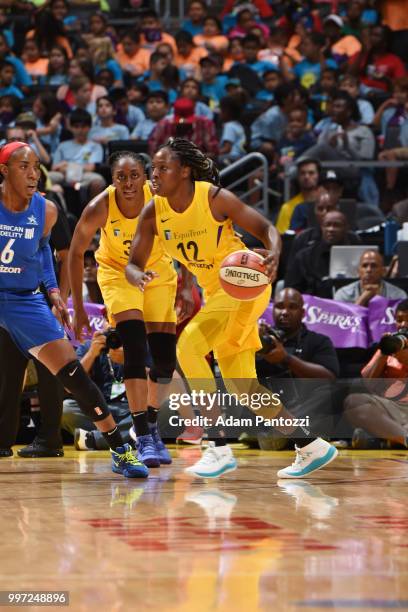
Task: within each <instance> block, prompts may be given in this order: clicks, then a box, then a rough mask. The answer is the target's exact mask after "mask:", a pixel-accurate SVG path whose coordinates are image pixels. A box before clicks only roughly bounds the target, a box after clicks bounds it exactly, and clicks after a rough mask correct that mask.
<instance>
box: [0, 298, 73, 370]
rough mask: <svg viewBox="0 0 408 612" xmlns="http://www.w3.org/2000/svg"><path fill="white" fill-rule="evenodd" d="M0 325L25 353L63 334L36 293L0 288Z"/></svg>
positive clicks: (47, 307) (42, 299) (62, 329)
mask: <svg viewBox="0 0 408 612" xmlns="http://www.w3.org/2000/svg"><path fill="white" fill-rule="evenodd" d="M0 326H1V327H4V329H6V331H8V333H9V334H10V336H11V338H12V339H13V341H14V343H15V344H16V345H17V346H18V348H19V349H20V350H21V351H22V352H23V353H25V354H26V355H28V353H29V351H30V349H32V348H34V347H36V346H41V345H43V344H48V342H53V341H54V340H61V339H63V338H65V337H66V335H65V330H64V328H63V326H62V325H61V323H60V322H59V321H58V320H57V319H56V318H55V317H54V315H53V314H52V312H51V310H50V308H49V306H48V304H47V301H46V299H45V297H44V296H43V294H42V293H37V292H31V291H30V292H24V293H11V292H10V293H9V292H6V291H0ZM6 359H7V356H6Z"/></svg>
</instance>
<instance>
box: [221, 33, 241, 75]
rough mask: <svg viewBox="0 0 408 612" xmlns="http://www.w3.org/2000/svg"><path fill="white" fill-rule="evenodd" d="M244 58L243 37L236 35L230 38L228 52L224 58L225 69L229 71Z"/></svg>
mask: <svg viewBox="0 0 408 612" xmlns="http://www.w3.org/2000/svg"><path fill="white" fill-rule="evenodd" d="M243 59H244V51H243V49H242V39H241V38H240V37H234V38H231V37H230V39H229V44H228V52H227V55H226V57H225V58H224V65H223V68H224V71H225V72H228V71H229V70H230V69H231V68H232V66H233V65H234V64H236V63H237V62H242V60H243Z"/></svg>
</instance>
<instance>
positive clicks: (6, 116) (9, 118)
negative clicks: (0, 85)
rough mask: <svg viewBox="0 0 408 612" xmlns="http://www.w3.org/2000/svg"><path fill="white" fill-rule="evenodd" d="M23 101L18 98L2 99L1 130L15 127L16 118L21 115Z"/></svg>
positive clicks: (0, 112) (0, 104) (0, 110)
mask: <svg viewBox="0 0 408 612" xmlns="http://www.w3.org/2000/svg"><path fill="white" fill-rule="evenodd" d="M21 110H22V104H21V99H20V98H17V96H1V97H0V128H5V127H7V126H9V125H10V126H11V125H14V121H15V118H16V117H17V115H19V114H20V113H21Z"/></svg>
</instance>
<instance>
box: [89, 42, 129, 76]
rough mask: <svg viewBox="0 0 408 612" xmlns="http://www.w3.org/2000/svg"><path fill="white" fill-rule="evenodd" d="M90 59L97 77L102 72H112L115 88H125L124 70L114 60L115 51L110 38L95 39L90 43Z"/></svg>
mask: <svg viewBox="0 0 408 612" xmlns="http://www.w3.org/2000/svg"><path fill="white" fill-rule="evenodd" d="M89 52H90V58H91V61H92V63H93V65H94V68H95V75H96V76H98V74H99V73H100V72H101V70H105V69H107V70H110V71H111V72H112V74H113V86H114V87H123V73H122V68H121V67H120V65H119V64H118V62H117V61H116V60H115V59H114V54H115V50H114V48H113V44H112V41H111V39H110V38H109V36H105V37H104V38H93V39H92V40H91V42H90V43H89Z"/></svg>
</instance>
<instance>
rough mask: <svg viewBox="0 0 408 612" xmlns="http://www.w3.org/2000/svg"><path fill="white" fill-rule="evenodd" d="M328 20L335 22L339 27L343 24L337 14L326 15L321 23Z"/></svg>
mask: <svg viewBox="0 0 408 612" xmlns="http://www.w3.org/2000/svg"><path fill="white" fill-rule="evenodd" d="M329 21H332V22H333V23H335V24H336V25H337V26H339V28H342V27H343V25H344V22H343V20H342V18H341V17H340V16H339V15H328V16H327V17H326V19H325V20H324V22H323V23H327V22H329Z"/></svg>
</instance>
